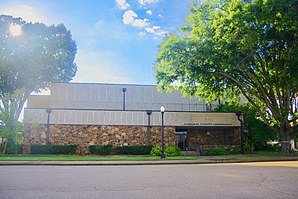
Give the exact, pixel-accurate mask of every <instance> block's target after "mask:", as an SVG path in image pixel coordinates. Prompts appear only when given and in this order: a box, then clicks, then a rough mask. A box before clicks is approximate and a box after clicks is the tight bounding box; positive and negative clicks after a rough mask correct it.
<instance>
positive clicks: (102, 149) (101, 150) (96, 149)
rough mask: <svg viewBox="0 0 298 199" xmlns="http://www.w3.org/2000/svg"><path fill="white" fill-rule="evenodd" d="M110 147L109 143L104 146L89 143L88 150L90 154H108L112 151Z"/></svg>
mask: <svg viewBox="0 0 298 199" xmlns="http://www.w3.org/2000/svg"><path fill="white" fill-rule="evenodd" d="M112 148H113V146H112V145H111V144H108V145H104V146H96V145H90V146H89V152H90V153H91V154H100V155H109V154H110V153H112Z"/></svg>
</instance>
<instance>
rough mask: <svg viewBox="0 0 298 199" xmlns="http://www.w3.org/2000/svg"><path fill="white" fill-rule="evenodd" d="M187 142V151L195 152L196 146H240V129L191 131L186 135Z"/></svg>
mask: <svg viewBox="0 0 298 199" xmlns="http://www.w3.org/2000/svg"><path fill="white" fill-rule="evenodd" d="M187 142H188V147H189V150H197V147H198V146H201V147H202V146H203V147H204V146H205V147H208V148H210V147H212V146H213V147H216V146H223V145H240V127H230V128H222V129H191V130H189V131H188V134H187Z"/></svg>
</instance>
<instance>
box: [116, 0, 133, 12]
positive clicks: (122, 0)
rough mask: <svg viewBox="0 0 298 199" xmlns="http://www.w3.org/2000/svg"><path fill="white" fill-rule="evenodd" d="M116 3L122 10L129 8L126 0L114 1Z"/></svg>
mask: <svg viewBox="0 0 298 199" xmlns="http://www.w3.org/2000/svg"><path fill="white" fill-rule="evenodd" d="M116 3H117V5H118V7H119V8H120V9H123V10H125V9H127V8H129V7H130V5H129V3H127V2H126V0H116Z"/></svg>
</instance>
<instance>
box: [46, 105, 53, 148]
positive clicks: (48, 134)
mask: <svg viewBox="0 0 298 199" xmlns="http://www.w3.org/2000/svg"><path fill="white" fill-rule="evenodd" d="M46 112H47V114H48V118H47V130H46V136H47V137H46V144H50V140H49V136H50V114H51V112H52V110H51V109H50V108H47V109H46Z"/></svg>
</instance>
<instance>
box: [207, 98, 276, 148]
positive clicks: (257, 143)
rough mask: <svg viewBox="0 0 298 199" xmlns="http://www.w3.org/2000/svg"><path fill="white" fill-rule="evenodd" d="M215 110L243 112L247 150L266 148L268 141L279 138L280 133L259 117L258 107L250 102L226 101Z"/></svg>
mask: <svg viewBox="0 0 298 199" xmlns="http://www.w3.org/2000/svg"><path fill="white" fill-rule="evenodd" d="M213 111H216V112H239V111H240V112H241V113H242V114H243V119H244V129H245V131H244V143H245V144H244V145H245V148H246V151H251V150H252V149H254V150H256V151H260V150H266V149H267V148H268V144H267V142H268V141H270V140H277V139H278V134H277V133H276V131H274V130H272V129H271V128H269V127H268V126H267V125H265V124H264V122H262V121H261V120H259V119H257V118H258V113H257V111H256V109H255V108H254V107H253V106H252V105H251V104H249V103H243V104H233V103H227V102H226V103H224V104H220V105H218V106H217V107H216V108H215V109H214V110H213Z"/></svg>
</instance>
